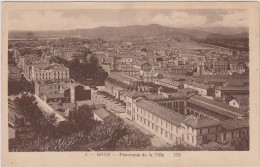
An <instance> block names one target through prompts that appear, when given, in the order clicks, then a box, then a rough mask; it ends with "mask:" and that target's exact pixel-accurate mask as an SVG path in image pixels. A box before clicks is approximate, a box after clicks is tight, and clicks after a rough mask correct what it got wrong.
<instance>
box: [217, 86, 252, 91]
mask: <svg viewBox="0 0 260 167" xmlns="http://www.w3.org/2000/svg"><path fill="white" fill-rule="evenodd" d="M215 89H216V90H224V91H229V90H230V91H239V90H244V91H249V87H248V86H246V87H233V86H232V87H226V86H217V87H216V88H215Z"/></svg>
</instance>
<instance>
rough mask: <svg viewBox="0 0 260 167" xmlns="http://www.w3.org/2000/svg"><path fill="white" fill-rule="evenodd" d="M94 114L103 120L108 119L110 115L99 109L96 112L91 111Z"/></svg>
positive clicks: (106, 111) (108, 112)
mask: <svg viewBox="0 0 260 167" xmlns="http://www.w3.org/2000/svg"><path fill="white" fill-rule="evenodd" d="M93 112H94V114H95V115H97V116H98V117H99V118H101V119H103V120H104V119H105V118H107V117H109V116H110V115H111V114H112V113H111V112H110V111H108V110H106V109H104V108H100V109H98V110H93Z"/></svg>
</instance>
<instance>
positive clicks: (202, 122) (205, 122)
mask: <svg viewBox="0 0 260 167" xmlns="http://www.w3.org/2000/svg"><path fill="white" fill-rule="evenodd" d="M183 123H185V124H186V125H189V126H191V127H193V128H204V127H210V126H216V125H220V121H216V120H213V119H210V118H198V117H190V118H187V119H185V120H183Z"/></svg>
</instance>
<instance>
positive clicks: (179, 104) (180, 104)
mask: <svg viewBox="0 0 260 167" xmlns="http://www.w3.org/2000/svg"><path fill="white" fill-rule="evenodd" d="M159 104H160V105H162V106H164V107H166V108H181V107H184V101H174V102H163V103H159Z"/></svg>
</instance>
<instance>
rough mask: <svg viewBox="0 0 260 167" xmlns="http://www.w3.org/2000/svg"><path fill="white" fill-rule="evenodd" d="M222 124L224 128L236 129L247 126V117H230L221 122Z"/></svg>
mask: <svg viewBox="0 0 260 167" xmlns="http://www.w3.org/2000/svg"><path fill="white" fill-rule="evenodd" d="M222 126H223V127H224V128H225V129H228V130H230V129H238V128H248V127H249V120H248V119H246V118H245V119H238V118H237V119H231V120H226V121H223V122H222Z"/></svg>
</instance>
